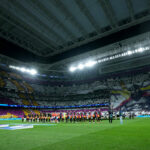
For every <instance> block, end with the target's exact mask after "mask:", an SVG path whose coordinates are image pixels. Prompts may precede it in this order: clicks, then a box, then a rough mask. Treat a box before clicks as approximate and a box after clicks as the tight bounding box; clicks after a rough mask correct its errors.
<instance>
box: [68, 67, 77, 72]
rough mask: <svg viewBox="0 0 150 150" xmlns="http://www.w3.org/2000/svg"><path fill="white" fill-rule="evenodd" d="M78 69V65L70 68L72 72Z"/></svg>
mask: <svg viewBox="0 0 150 150" xmlns="http://www.w3.org/2000/svg"><path fill="white" fill-rule="evenodd" d="M76 69H77V68H76V67H70V68H69V70H70V71H71V72H74V71H75V70H76Z"/></svg>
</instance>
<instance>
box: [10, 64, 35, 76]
mask: <svg viewBox="0 0 150 150" xmlns="http://www.w3.org/2000/svg"><path fill="white" fill-rule="evenodd" d="M9 68H12V69H16V70H19V71H21V72H26V73H30V74H31V75H35V74H37V71H36V70H35V69H26V68H24V67H16V66H12V65H10V66H9Z"/></svg>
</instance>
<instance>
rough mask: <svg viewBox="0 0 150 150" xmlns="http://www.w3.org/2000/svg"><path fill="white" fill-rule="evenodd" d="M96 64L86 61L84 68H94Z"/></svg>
mask: <svg viewBox="0 0 150 150" xmlns="http://www.w3.org/2000/svg"><path fill="white" fill-rule="evenodd" d="M96 63H97V62H96V61H88V62H87V63H86V64H85V66H86V67H92V66H94V65H95V64H96Z"/></svg>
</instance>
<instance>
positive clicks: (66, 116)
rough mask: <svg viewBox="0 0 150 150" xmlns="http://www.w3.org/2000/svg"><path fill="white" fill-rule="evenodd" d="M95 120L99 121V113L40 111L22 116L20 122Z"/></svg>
mask: <svg viewBox="0 0 150 150" xmlns="http://www.w3.org/2000/svg"><path fill="white" fill-rule="evenodd" d="M96 120H97V122H100V121H101V113H100V112H94V113H42V114H39V115H38V114H29V115H27V116H24V117H22V122H42V123H45V122H56V123H57V122H66V123H67V122H85V121H89V122H92V121H93V122H95V121H96Z"/></svg>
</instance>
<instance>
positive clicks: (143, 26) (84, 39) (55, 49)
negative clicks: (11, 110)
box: [0, 0, 150, 69]
mask: <svg viewBox="0 0 150 150" xmlns="http://www.w3.org/2000/svg"><path fill="white" fill-rule="evenodd" d="M149 20H150V1H149V0H21V1H20V0H13V1H12V0H1V1H0V53H1V54H3V55H5V56H8V57H10V58H13V59H15V60H19V61H22V62H36V63H40V64H41V66H43V65H42V64H48V67H47V68H49V69H50V68H51V69H53V68H56V65H54V64H57V65H59V66H61V65H63V66H64V65H65V64H66V60H67V62H68V63H69V62H72V61H73V60H75V59H74V58H72V57H74V56H77V55H78V57H76V59H77V58H80V59H82V58H83V57H84V58H86V56H87V55H88V56H89V55H91V52H93V57H95V56H96V55H97V53H99V54H101V55H104V54H105V53H107V50H108V49H107V48H106V49H104V48H103V47H105V46H106V45H111V49H114V48H116V47H117V48H118V47H119V46H121V45H120V44H118V42H119V41H122V40H125V39H128V38H129V37H133V36H137V35H139V34H141V33H145V32H148V31H150V21H149ZM146 36H147V35H146ZM140 40H141V39H140ZM116 43H117V44H116ZM99 48H102V49H103V50H102V51H101V50H99ZM87 52H88V53H87ZM84 53H86V54H85V55H84V56H83V55H81V54H84ZM79 55H80V56H79ZM94 55H95V56H94ZM81 56H83V57H81ZM69 58H71V59H69ZM52 64H53V65H52Z"/></svg>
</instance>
